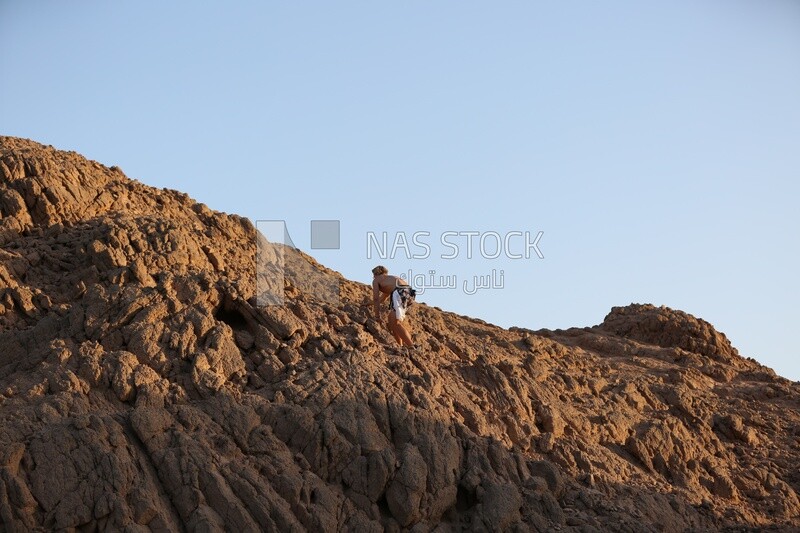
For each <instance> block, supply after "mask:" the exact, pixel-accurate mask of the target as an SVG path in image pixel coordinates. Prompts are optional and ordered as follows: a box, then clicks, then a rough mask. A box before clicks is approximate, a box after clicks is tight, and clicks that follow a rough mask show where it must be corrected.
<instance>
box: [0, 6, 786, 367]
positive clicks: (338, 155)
mask: <svg viewBox="0 0 800 533" xmlns="http://www.w3.org/2000/svg"><path fill="white" fill-rule="evenodd" d="M0 133H2V134H4V135H14V136H19V137H26V138H31V139H34V140H36V141H39V142H42V143H44V144H52V145H53V146H55V147H57V148H60V149H67V150H75V151H78V152H80V153H82V154H83V155H85V156H87V157H89V158H91V159H94V160H97V161H100V162H102V163H104V164H106V165H109V166H110V165H118V166H120V167H121V168H122V169H123V171H124V172H125V173H126V174H127V175H128V176H129V177H131V178H135V179H138V180H139V181H141V182H143V183H146V184H149V185H153V186H156V187H167V188H170V189H177V190H181V191H184V192H187V193H189V194H190V195H191V196H192V197H193V198H195V199H196V200H198V201H200V202H203V203H205V204H207V205H208V206H209V207H211V208H213V209H216V210H220V211H225V212H229V213H237V214H240V215H243V216H246V217H248V218H250V219H251V220H253V221H254V222H255V221H258V220H285V221H286V225H287V229H288V231H289V233H290V235H291V237H292V240H293V242H294V243H295V245H297V247H298V248H300V249H302V250H304V251H306V252H308V253H311V255H313V256H314V257H316V258H317V259H318V260H319V261H321V262H322V263H323V264H325V265H327V266H329V267H331V268H333V269H334V270H337V271H339V272H341V273H342V274H343V275H345V276H346V277H348V278H350V279H354V280H359V281H363V282H365V283H369V282H370V281H371V277H372V276H371V273H370V270H371V268H372V267H373V266H375V265H376V264H384V265H386V266H387V267H389V269H390V271H391V272H392V273H396V274H404V275H406V276H409V275H410V277H411V278H412V281H413V280H416V281H417V284H418V285H425V284H427V285H428V288H427V289H425V290H424V291H423V294H421V295H420V296H419V298H418V299H419V300H420V301H423V302H425V303H427V304H429V305H434V306H437V307H440V308H442V309H446V310H449V311H453V312H456V313H458V314H462V315H469V316H474V317H478V318H481V319H483V320H486V321H488V322H491V323H494V324H498V325H500V326H504V327H510V326H521V327H526V328H531V329H539V328H550V329H555V328H568V327H572V326H578V327H583V326H592V325H596V324H599V323H601V322H602V321H603V318H604V317H605V315H606V314H607V313H608V312H609V311H610V309H611V308H612V307H613V306H620V305H627V304H630V303H632V302H636V303H652V304H654V305H666V306H668V307H671V308H673V309H681V310H683V311H686V312H688V313H691V314H693V315H695V316H698V317H700V318H703V319H705V320H707V321H709V322H711V323H712V324H713V325H714V326H715V327H716V328H717V329H718V330H720V331H722V332H724V333H725V334H726V335H727V336H728V338H729V339H731V341H732V343H733V344H734V346H736V347H737V348H738V349H739V352H740V353H741V354H742V355H743V356H747V357H753V358H755V359H757V360H758V361H759V362H761V363H763V364H765V365H767V366H769V367H772V368H774V369H775V370H776V371H777V373H778V374H780V375H782V376H784V377H787V378H790V379H793V380H800V357H799V356H800V353H798V351H799V350H798V347H797V346H798V344H797V342H796V338H795V337H796V335H795V333H796V331H798V328H797V324H798V323H800V311H799V310H798V309H799V308H798V297H800V281H799V280H798V276H797V272H798V271H800V252H799V251H798V244H800V238H799V237H800V209H798V207H797V204H798V200H800V194H799V193H800V180H799V179H798V178H800V175H799V174H800V3H798V2H796V1H793V0H774V1H771V2H753V1H741V0H716V1H714V0H700V1H698V0H692V1H685V0H674V1H669V2H635V1H616V0H610V1H605V2H590V1H564V2H534V1H526V2H511V1H508V2H491V3H490V2H463V1H458V2H456V1H439V2H421V1H404V2H349V1H342V2H303V3H300V2H286V1H284V2H273V1H266V2H235V3H234V2H224V3H223V2H206V3H199V2H180V1H176V2H152V1H140V2H135V3H133V2H129V3H121V2H100V1H76V2H59V1H41V2H27V1H22V0H0ZM319 220H334V221H339V243H338V244H339V248H338V249H317V248H314V249H312V248H311V229H310V228H311V221H319ZM326 227H330V226H326ZM459 232H461V233H460V234H459ZM539 232H541V234H540V233H539ZM537 235H540V237H539V240H538V241H536V242H535V246H530V244H531V243H533V241H535V240H536V236H537ZM371 236H374V240H373V239H372V237H371ZM384 236H385V237H386V241H387V245H386V246H385V247H384V246H382V240H383V238H384ZM498 237H499V239H498ZM442 239H444V240H445V241H446V242H449V243H452V244H453V245H454V246H455V249H454V248H453V247H452V246H445V245H443V244H442ZM526 239H527V242H528V243H529V245H528V246H526ZM415 240H416V242H417V243H424V244H426V245H427V246H428V247H429V249H430V251H429V253H428V254H427V257H424V256H425V255H426V253H425V252H426V248H425V246H421V245H420V246H417V245H416V244H414V243H415ZM500 241H503V246H502V249H500V250H498V243H499V242H500ZM403 243H406V244H407V246H403ZM481 243H483V246H481ZM506 243H507V244H508V246H506V245H505V244H506ZM376 244H381V246H377V245H376ZM470 244H471V248H472V249H471V252H472V253H471V257H470V256H469V255H470V254H469V253H468V252H469V250H468V246H469V245H470ZM537 250H538V251H539V252H540V253H541V255H542V256H543V257H539V255H537V253H536V251H537ZM498 252H499V254H498ZM526 253H527V255H528V257H525V255H526ZM451 255H454V256H455V257H452V258H448V257H442V256H451ZM496 255H497V257H494V256H496ZM520 255H522V257H521V258H520V257H519V256H520ZM431 271H433V273H431ZM416 276H423V277H416ZM423 282H424V283H423ZM445 282H447V283H445ZM452 282H454V283H452ZM476 282H477V284H478V287H476ZM430 285H439V286H438V287H432V286H430ZM442 285H447V286H442ZM468 293H472V294H468Z"/></svg>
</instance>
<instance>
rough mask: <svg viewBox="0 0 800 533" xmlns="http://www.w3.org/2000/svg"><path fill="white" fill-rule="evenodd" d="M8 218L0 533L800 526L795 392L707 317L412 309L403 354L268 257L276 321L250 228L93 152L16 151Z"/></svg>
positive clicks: (354, 300) (364, 309)
mask: <svg viewBox="0 0 800 533" xmlns="http://www.w3.org/2000/svg"><path fill="white" fill-rule="evenodd" d="M0 214H1V215H2V218H0V524H2V525H1V526H0V531H8V532H10V531H30V530H54V529H63V530H67V531H106V530H109V531H121V530H124V531H128V532H136V531H184V530H188V531H221V530H228V531H257V530H265V531H306V530H312V531H376V532H377V531H401V530H406V529H409V530H413V531H418V532H422V531H438V532H447V531H461V530H470V531H554V530H560V531H584V532H589V531H716V530H731V531H742V530H753V531H755V530H759V531H761V530H775V531H779V530H780V531H792V530H794V531H796V530H798V528H800V502H799V501H798V492H800V472H799V471H798V465H800V386H799V385H798V384H797V383H792V382H790V381H788V380H786V379H783V378H780V377H778V376H776V375H775V373H774V372H772V371H771V370H770V369H768V368H765V367H763V366H762V365H760V364H758V363H757V362H756V361H754V360H752V359H746V358H743V357H741V356H740V355H739V354H738V353H737V351H736V350H735V349H734V348H733V347H732V346H731V345H730V343H729V341H728V340H727V338H726V337H725V336H724V335H723V334H721V333H719V332H717V331H716V330H715V329H714V328H713V327H712V326H711V325H710V324H708V323H707V322H704V321H703V320H699V319H697V318H695V317H693V316H691V315H689V314H686V313H683V312H680V311H675V310H671V309H668V308H666V307H655V306H652V305H630V306H627V307H619V308H614V309H612V310H611V312H610V313H609V315H608V316H607V317H606V319H605V320H604V322H603V323H602V324H600V325H599V326H595V327H591V328H573V329H569V330H557V331H547V330H539V331H531V330H525V329H519V328H512V329H510V330H505V329H502V328H499V327H495V326H493V325H490V324H487V323H485V322H482V321H480V320H476V319H472V318H468V317H464V316H459V315H456V314H454V313H450V312H446V311H442V310H440V309H437V308H432V307H428V306H426V305H424V304H419V305H417V306H415V307H414V308H413V310H412V312H411V320H412V324H413V326H414V335H415V339H416V340H417V341H418V343H419V345H420V349H419V350H418V351H417V352H416V353H411V354H404V353H401V352H400V351H399V350H397V349H396V348H394V346H393V341H391V338H390V337H389V335H388V334H387V332H386V331H385V328H384V327H383V326H382V325H379V324H377V323H376V322H375V321H374V320H372V319H371V318H370V314H369V307H368V306H367V305H365V304H366V303H367V302H368V301H369V297H370V290H369V287H368V286H367V285H364V284H361V283H355V282H352V281H348V280H346V279H343V278H342V277H341V276H339V275H338V274H337V273H335V272H333V271H331V270H328V269H326V268H325V267H323V266H321V265H319V264H317V263H316V262H315V261H314V260H313V259H312V258H310V257H308V256H306V255H304V254H302V253H300V252H298V251H296V250H294V249H291V248H286V247H282V246H281V245H277V244H276V245H270V246H274V247H275V249H276V250H278V249H280V251H281V252H282V253H285V255H286V265H285V269H284V271H285V273H286V276H285V277H284V278H282V279H281V278H278V277H275V278H273V277H271V275H270V273H274V272H276V270H275V269H270V268H269V267H270V265H269V263H270V261H272V260H273V259H274V258H271V257H270V256H267V257H266V258H265V261H266V262H267V263H268V264H267V267H266V268H265V269H261V270H262V271H264V272H265V276H266V278H268V279H265V280H260V281H262V282H265V283H267V284H269V283H273V284H274V283H275V282H276V280H278V281H279V282H281V283H283V285H284V287H283V288H284V294H285V298H286V300H285V305H282V306H281V305H269V306H261V307H260V306H258V305H257V303H258V302H259V300H258V296H259V295H258V293H257V291H258V290H259V287H260V284H259V283H258V281H259V280H258V278H257V276H256V263H255V262H256V246H257V243H258V242H259V237H258V236H257V233H256V231H255V229H254V227H253V225H252V224H251V223H250V222H249V221H248V220H246V219H244V218H241V217H237V216H235V215H226V214H223V213H218V212H215V211H212V210H211V209H209V208H208V207H206V206H205V205H202V204H198V203H195V202H194V201H192V200H191V199H190V198H189V197H188V196H186V195H185V194H182V193H179V192H176V191H171V190H157V189H154V188H151V187H147V186H145V185H143V184H141V183H139V182H137V181H134V180H131V179H128V178H127V177H125V175H124V174H123V173H122V172H121V171H120V170H119V169H117V168H115V167H111V168H107V167H105V166H103V165H101V164H98V163H96V162H92V161H88V160H86V159H84V158H83V157H81V156H80V155H78V154H76V153H72V152H62V151H58V150H55V149H53V148H51V147H45V146H42V145H40V144H37V143H35V142H31V141H27V140H22V139H16V138H10V137H2V138H0ZM262 244H263V241H262ZM371 266H373V265H365V272H369V268H371ZM315 276H317V277H319V276H322V277H324V278H325V279H327V280H335V281H336V283H337V284H338V290H339V300H338V302H331V301H330V299H320V298H319V295H318V294H317V293H316V292H315V291H314V290H310V289H309V288H308V287H310V286H312V287H313V284H314V278H315Z"/></svg>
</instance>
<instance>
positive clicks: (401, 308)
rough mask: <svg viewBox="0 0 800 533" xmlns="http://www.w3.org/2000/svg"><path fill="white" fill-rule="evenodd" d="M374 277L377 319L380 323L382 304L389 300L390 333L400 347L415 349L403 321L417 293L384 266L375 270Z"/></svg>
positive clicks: (373, 306)
mask: <svg viewBox="0 0 800 533" xmlns="http://www.w3.org/2000/svg"><path fill="white" fill-rule="evenodd" d="M372 276H373V278H372V308H373V311H374V314H375V318H376V319H377V320H378V321H380V319H381V309H380V304H381V302H383V301H384V300H385V299H386V298H389V321H388V326H389V331H390V332H391V333H392V336H393V337H394V339H395V340H396V341H397V343H398V344H399V345H400V346H409V347H411V348H413V347H414V342H413V341H412V340H411V334H410V333H409V331H408V329H406V327H405V325H404V324H403V320H404V319H405V316H406V310H407V309H408V306H409V305H411V302H413V300H414V294H415V291H414V290H413V289H412V288H411V287H410V286H409V284H408V283H406V280H404V279H403V278H400V277H397V276H392V275H390V274H389V270H388V269H387V268H386V267H385V266H383V265H378V266H376V267H375V268H373V269H372Z"/></svg>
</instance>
